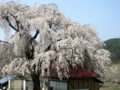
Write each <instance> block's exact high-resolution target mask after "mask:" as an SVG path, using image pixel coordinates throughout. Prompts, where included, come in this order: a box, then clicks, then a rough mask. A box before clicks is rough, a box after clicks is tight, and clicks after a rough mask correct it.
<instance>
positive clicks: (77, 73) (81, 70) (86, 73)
mask: <svg viewBox="0 0 120 90" xmlns="http://www.w3.org/2000/svg"><path fill="white" fill-rule="evenodd" d="M61 72H64V69H61ZM49 77H54V78H57V77H58V74H57V70H56V62H54V63H53V64H52V68H51V70H50V76H49ZM98 77H99V75H98V74H97V73H95V72H94V71H92V70H90V69H88V68H87V67H85V66H83V67H82V66H81V65H78V64H76V66H74V67H73V66H72V65H71V64H70V65H69V78H98Z"/></svg>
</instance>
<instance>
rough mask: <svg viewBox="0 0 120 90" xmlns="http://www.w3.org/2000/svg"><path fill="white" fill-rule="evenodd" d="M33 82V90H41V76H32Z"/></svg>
mask: <svg viewBox="0 0 120 90" xmlns="http://www.w3.org/2000/svg"><path fill="white" fill-rule="evenodd" d="M31 77H32V80H33V90H40V79H39V75H37V74H31Z"/></svg>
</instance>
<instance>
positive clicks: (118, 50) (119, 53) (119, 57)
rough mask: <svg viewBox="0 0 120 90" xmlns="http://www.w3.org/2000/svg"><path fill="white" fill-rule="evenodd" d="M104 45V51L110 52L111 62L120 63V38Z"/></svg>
mask: <svg viewBox="0 0 120 90" xmlns="http://www.w3.org/2000/svg"><path fill="white" fill-rule="evenodd" d="M104 43H105V44H106V46H105V49H107V50H108V51H110V52H111V60H112V61H113V62H114V63H117V62H120V38H114V39H109V40H106V41H105V42H104Z"/></svg>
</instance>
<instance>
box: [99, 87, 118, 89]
mask: <svg viewBox="0 0 120 90" xmlns="http://www.w3.org/2000/svg"><path fill="white" fill-rule="evenodd" d="M100 90H120V88H112V87H108V88H107V87H105V88H100Z"/></svg>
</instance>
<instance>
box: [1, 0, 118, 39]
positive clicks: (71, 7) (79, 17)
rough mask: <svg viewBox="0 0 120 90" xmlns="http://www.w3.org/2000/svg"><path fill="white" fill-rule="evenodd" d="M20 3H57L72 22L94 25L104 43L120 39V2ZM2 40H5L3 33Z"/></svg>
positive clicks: (62, 0)
mask: <svg viewBox="0 0 120 90" xmlns="http://www.w3.org/2000/svg"><path fill="white" fill-rule="evenodd" d="M9 1H12V0H0V3H3V2H9ZM13 1H16V0H13ZM20 3H22V4H26V5H30V6H31V5H32V6H33V5H34V4H35V3H39V4H40V5H41V4H49V3H55V4H56V5H57V6H58V8H59V10H60V11H62V12H63V13H64V15H65V16H67V17H70V18H71V20H72V21H77V22H79V23H80V24H92V25H93V26H94V27H95V29H96V30H97V31H98V36H99V37H100V38H101V39H102V40H103V41H104V40H107V39H110V38H120V0H20ZM0 39H3V33H2V32H1V31H0Z"/></svg>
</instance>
